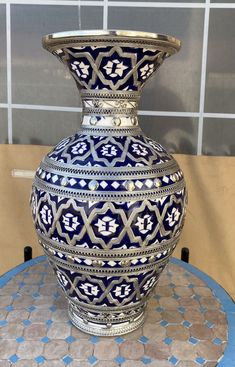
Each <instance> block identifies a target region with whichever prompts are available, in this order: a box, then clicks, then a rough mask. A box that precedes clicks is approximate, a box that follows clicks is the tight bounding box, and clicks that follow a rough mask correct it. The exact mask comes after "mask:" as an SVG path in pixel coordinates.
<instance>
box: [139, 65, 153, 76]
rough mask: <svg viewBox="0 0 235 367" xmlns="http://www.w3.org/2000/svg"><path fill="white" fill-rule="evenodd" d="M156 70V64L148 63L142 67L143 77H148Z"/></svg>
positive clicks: (141, 73)
mask: <svg viewBox="0 0 235 367" xmlns="http://www.w3.org/2000/svg"><path fill="white" fill-rule="evenodd" d="M153 72H154V64H146V65H145V66H143V67H142V68H141V69H140V75H141V78H142V79H147V78H148V77H149V76H150V75H151V74H152V73H153Z"/></svg>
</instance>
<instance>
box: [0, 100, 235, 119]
mask: <svg viewBox="0 0 235 367" xmlns="http://www.w3.org/2000/svg"><path fill="white" fill-rule="evenodd" d="M8 106H9V105H8V103H0V108H6V109H7V108H8ZM11 109H20V110H42V111H58V112H82V108H81V107H66V106H50V105H34V104H32V105H30V104H17V103H11ZM138 115H139V116H165V117H192V118H198V117H200V113H199V112H186V111H153V110H138ZM203 117H204V118H213V119H214V118H215V119H216V118H219V119H235V113H219V112H218V113H216V112H215V113H214V112H206V113H203Z"/></svg>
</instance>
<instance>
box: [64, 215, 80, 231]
mask: <svg viewBox="0 0 235 367" xmlns="http://www.w3.org/2000/svg"><path fill="white" fill-rule="evenodd" d="M62 222H63V223H64V227H65V229H66V230H67V231H69V232H74V231H76V229H77V226H78V225H79V224H80V223H79V221H78V217H75V216H73V214H71V213H66V214H65V215H63V220H62Z"/></svg>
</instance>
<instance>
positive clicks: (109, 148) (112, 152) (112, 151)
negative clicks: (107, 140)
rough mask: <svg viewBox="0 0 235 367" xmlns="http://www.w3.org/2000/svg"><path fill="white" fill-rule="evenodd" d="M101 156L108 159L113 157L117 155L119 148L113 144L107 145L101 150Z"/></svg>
mask: <svg viewBox="0 0 235 367" xmlns="http://www.w3.org/2000/svg"><path fill="white" fill-rule="evenodd" d="M101 154H102V155H104V156H106V157H113V156H116V155H117V148H116V147H115V146H114V145H112V144H105V145H104V146H103V147H102V149H101Z"/></svg>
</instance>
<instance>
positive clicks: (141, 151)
mask: <svg viewBox="0 0 235 367" xmlns="http://www.w3.org/2000/svg"><path fill="white" fill-rule="evenodd" d="M132 150H133V152H134V153H136V154H137V155H142V156H146V155H147V154H148V150H147V148H145V147H143V145H141V144H138V143H134V144H132Z"/></svg>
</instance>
